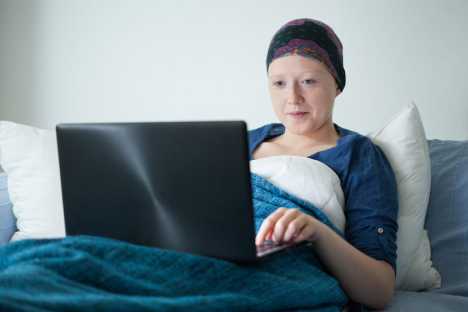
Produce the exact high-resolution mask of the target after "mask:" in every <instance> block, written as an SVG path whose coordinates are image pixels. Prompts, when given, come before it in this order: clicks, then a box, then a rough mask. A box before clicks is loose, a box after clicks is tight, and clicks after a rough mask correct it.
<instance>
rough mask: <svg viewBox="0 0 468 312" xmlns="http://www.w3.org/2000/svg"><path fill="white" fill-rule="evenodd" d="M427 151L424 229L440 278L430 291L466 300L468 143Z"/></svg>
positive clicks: (441, 143)
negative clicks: (429, 171) (428, 177)
mask: <svg viewBox="0 0 468 312" xmlns="http://www.w3.org/2000/svg"><path fill="white" fill-rule="evenodd" d="M429 150H430V156H431V166H432V183H431V194H430V199H429V206H428V211H427V216H426V225H425V226H426V229H427V231H428V234H429V238H430V242H431V247H432V261H433V264H434V266H435V267H436V268H437V270H438V271H439V272H440V274H441V276H442V287H441V288H440V289H434V290H432V291H433V292H437V293H444V294H451V295H462V296H465V297H468V141H448V140H430V141H429ZM467 306H468V305H467Z"/></svg>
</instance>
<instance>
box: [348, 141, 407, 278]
mask: <svg viewBox="0 0 468 312" xmlns="http://www.w3.org/2000/svg"><path fill="white" fill-rule="evenodd" d="M348 161H349V163H348V166H349V171H348V174H347V176H346V179H345V181H344V190H345V196H346V229H345V236H346V239H347V240H348V242H349V243H351V244H352V245H353V246H354V247H356V248H357V249H359V250H361V251H362V252H364V253H365V254H367V255H368V256H370V257H372V258H374V259H377V260H383V261H386V262H387V263H389V264H390V265H391V266H392V267H393V269H394V270H395V273H396V256H397V254H396V249H397V246H396V234H397V231H398V223H397V218H398V193H397V185H396V179H395V175H394V172H393V170H392V168H391V166H390V163H389V162H388V160H387V158H386V157H385V155H384V153H383V151H382V150H381V149H380V148H379V147H378V146H377V145H375V144H373V143H372V141H371V140H370V139H369V138H367V137H363V138H362V139H361V140H359V141H358V142H356V144H355V145H354V147H353V149H352V153H351V155H349V159H348Z"/></svg>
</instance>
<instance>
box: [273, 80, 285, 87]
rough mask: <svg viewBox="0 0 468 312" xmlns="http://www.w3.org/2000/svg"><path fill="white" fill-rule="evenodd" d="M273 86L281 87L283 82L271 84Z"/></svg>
mask: <svg viewBox="0 0 468 312" xmlns="http://www.w3.org/2000/svg"><path fill="white" fill-rule="evenodd" d="M273 85H274V86H276V87H282V86H284V82H283V81H281V80H278V81H275V82H273Z"/></svg>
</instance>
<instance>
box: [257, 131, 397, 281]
mask: <svg viewBox="0 0 468 312" xmlns="http://www.w3.org/2000/svg"><path fill="white" fill-rule="evenodd" d="M334 126H335V129H336V131H337V132H338V134H339V136H340V137H339V139H338V141H337V143H336V146H334V147H332V148H329V149H326V150H323V151H320V152H317V153H314V154H312V155H310V156H309V158H312V159H315V160H318V161H321V162H322V163H324V164H326V165H327V166H328V167H330V168H331V169H332V170H333V171H334V172H335V173H336V174H337V175H338V177H339V179H340V181H341V188H342V189H343V193H344V196H345V216H346V228H345V238H346V240H347V241H348V242H349V243H350V244H352V245H353V246H354V247H356V248H357V249H359V250H361V251H362V252H364V253H365V254H367V255H368V256H370V257H372V258H374V259H377V260H384V261H386V262H387V263H389V264H390V265H391V266H392V267H393V269H394V270H395V272H396V233H397V230H398V224H397V217H398V193H397V186H396V180H395V175H394V172H393V170H392V168H391V166H390V164H389V162H388V160H387V158H386V157H385V155H384V153H383V152H382V150H381V149H380V148H379V147H378V146H377V145H375V144H373V143H372V141H371V140H370V139H369V138H368V137H366V136H364V135H361V134H359V133H357V132H354V131H351V130H348V129H345V128H342V127H339V126H338V125H336V124H334ZM284 131H285V129H284V126H283V125H282V124H279V123H275V124H268V125H265V126H263V127H260V128H257V129H254V130H251V131H249V154H250V159H253V157H252V154H253V152H254V150H255V149H256V148H257V147H258V146H259V145H260V144H261V143H262V142H264V141H267V140H269V139H272V138H274V137H276V136H279V135H281V134H283V133H284Z"/></svg>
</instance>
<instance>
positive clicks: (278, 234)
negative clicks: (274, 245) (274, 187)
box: [273, 208, 301, 242]
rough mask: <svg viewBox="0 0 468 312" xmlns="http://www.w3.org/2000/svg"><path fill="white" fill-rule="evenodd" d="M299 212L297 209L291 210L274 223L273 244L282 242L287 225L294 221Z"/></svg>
mask: <svg viewBox="0 0 468 312" xmlns="http://www.w3.org/2000/svg"><path fill="white" fill-rule="evenodd" d="M300 214H301V212H300V211H299V210H298V209H295V208H291V209H288V211H286V212H285V213H284V214H283V216H281V218H279V220H278V221H277V222H276V224H275V228H274V230H273V240H274V241H275V242H282V241H284V233H285V232H286V229H287V228H288V226H289V223H290V222H292V221H293V220H294V219H296V218H297V217H298V216H299V215H300Z"/></svg>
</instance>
